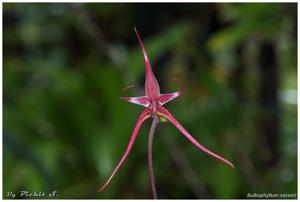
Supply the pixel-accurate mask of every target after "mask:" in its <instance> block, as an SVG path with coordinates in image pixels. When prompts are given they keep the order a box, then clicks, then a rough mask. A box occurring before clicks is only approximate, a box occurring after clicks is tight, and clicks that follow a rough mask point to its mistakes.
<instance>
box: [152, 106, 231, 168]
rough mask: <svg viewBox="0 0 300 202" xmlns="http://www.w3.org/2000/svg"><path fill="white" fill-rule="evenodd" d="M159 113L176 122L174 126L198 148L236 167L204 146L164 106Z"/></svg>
mask: <svg viewBox="0 0 300 202" xmlns="http://www.w3.org/2000/svg"><path fill="white" fill-rule="evenodd" d="M157 110H158V111H157V113H158V114H159V115H160V116H163V117H165V118H166V119H168V120H169V121H170V122H171V123H172V124H174V126H175V127H176V128H177V129H178V130H180V132H182V134H183V135H184V136H185V137H186V138H187V139H188V140H190V141H191V142H192V143H193V144H194V145H195V146H196V147H197V148H198V149H200V150H202V151H203V152H205V153H206V154H208V155H210V156H212V157H214V158H216V159H219V160H221V161H223V162H224V163H226V164H227V165H229V166H230V167H232V168H234V165H233V164H232V163H231V162H230V161H228V160H226V159H225V158H223V157H221V156H219V155H217V154H215V153H213V152H212V151H209V150H208V149H206V148H205V147H204V146H202V145H201V144H200V143H199V142H198V141H197V140H196V139H195V138H194V137H193V136H192V135H190V134H189V133H188V132H187V131H186V130H185V129H184V128H183V126H182V125H181V124H180V123H179V122H178V121H177V120H176V119H175V118H174V116H173V115H172V114H171V113H170V112H169V111H168V110H167V109H166V108H164V107H158V109H157Z"/></svg>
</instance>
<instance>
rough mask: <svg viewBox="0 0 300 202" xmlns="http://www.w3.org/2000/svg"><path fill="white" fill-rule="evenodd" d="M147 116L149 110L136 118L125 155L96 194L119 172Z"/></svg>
mask: <svg viewBox="0 0 300 202" xmlns="http://www.w3.org/2000/svg"><path fill="white" fill-rule="evenodd" d="M149 114H150V111H149V109H145V110H144V111H143V112H142V114H141V115H140V116H139V118H138V120H137V122H136V125H135V128H134V130H133V133H132V135H131V137H130V140H129V143H128V145H127V148H126V150H125V153H124V154H123V156H122V158H121V160H120V162H119V163H118V165H117V166H116V168H115V170H114V171H113V173H112V174H111V176H110V177H109V178H108V180H107V181H106V182H105V183H104V185H103V186H102V187H101V188H100V189H99V188H98V187H97V189H98V192H101V191H103V189H105V187H106V186H107V185H108V184H109V182H110V181H111V179H112V178H113V177H114V175H115V174H116V172H117V171H118V170H119V168H120V167H121V165H122V164H123V163H124V161H125V160H126V158H127V156H128V154H129V153H130V151H131V149H132V146H133V144H134V142H135V139H136V137H137V135H138V132H139V129H140V127H141V125H142V123H143V122H144V121H145V120H146V119H147V118H149V117H150V115H149Z"/></svg>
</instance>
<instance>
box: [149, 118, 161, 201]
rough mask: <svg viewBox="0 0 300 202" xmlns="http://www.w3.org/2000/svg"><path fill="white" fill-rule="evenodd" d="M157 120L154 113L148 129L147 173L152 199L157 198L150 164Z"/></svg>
mask: <svg viewBox="0 0 300 202" xmlns="http://www.w3.org/2000/svg"><path fill="white" fill-rule="evenodd" d="M158 122H159V118H158V116H157V115H154V116H153V121H152V125H151V129H150V132H149V136H148V174H149V179H150V186H151V191H152V196H153V199H157V193H156V187H155V179H154V174H153V165H152V144H153V137H154V132H155V129H156V126H157V124H158Z"/></svg>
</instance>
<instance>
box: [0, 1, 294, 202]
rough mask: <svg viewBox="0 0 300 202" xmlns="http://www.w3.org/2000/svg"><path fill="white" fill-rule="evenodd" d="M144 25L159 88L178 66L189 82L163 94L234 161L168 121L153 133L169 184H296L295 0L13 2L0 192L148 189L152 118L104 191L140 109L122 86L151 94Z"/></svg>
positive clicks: (171, 189) (221, 187) (169, 86)
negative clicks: (235, 0) (238, 0)
mask: <svg viewBox="0 0 300 202" xmlns="http://www.w3.org/2000/svg"><path fill="white" fill-rule="evenodd" d="M134 26H136V27H137V29H138V31H139V33H140V35H141V37H142V38H143V40H144V42H145V46H146V49H147V52H148V55H149V58H150V61H151V64H152V67H153V70H154V73H155V75H156V76H157V79H158V81H159V83H160V86H161V91H162V93H166V92H173V91H175V90H177V89H178V84H177V83H176V82H174V81H173V80H172V77H176V78H178V79H180V80H181V81H182V82H183V83H184V84H185V89H186V91H185V94H184V95H183V96H181V97H179V98H177V99H176V100H174V101H173V102H170V103H169V104H167V106H166V107H167V108H168V109H169V110H170V111H171V112H172V113H173V114H174V116H175V117H176V118H177V119H178V121H179V122H181V123H182V124H183V126H184V127H185V128H186V129H187V130H188V131H189V132H190V133H191V134H192V135H193V136H194V137H195V138H196V139H197V140H199V142H201V143H202V144H203V145H204V146H206V147H207V148H208V149H211V150H212V151H214V152H216V153H218V154H220V155H221V156H223V157H225V158H227V159H228V160H230V161H232V162H233V163H234V164H235V166H236V169H231V168H230V167H229V166H227V165H225V164H224V163H222V162H220V161H217V160H215V159H214V158H212V157H210V156H208V155H206V154H204V153H203V152H201V151H199V150H198V149H197V148H196V147H195V146H194V145H192V144H191V143H190V142H189V141H188V140H187V139H186V138H185V137H184V136H183V135H182V134H181V133H180V132H179V131H178V130H177V129H176V128H175V127H174V126H173V125H172V124H171V123H161V124H159V126H158V129H157V131H156V135H155V138H154V146H153V147H154V148H153V149H154V154H153V160H154V172H155V177H156V181H157V190H158V197H159V198H165V199H182V198H188V199H193V198H208V199H210V198H212V199H214V198H216V199H229V198H233V199H236V198H247V194H248V193H291V194H294V193H296V192H297V48H296V47H297V46H296V45H297V44H296V42H297V4H296V3H286V4H278V3H260V4H250V3H242V4H228V3H222V4H221V3H216V4H204V3H195V4H184V3H177V4H155V3H152V4H148V3H140V4H136V3H127V4H125V3H123V4H121V3H119V4H112V3H97V4H96V3H91V4H79V3H77V4H62V3H52V4H48V3H40V4H37V3H35V4H33V3H4V4H3V48H4V61H3V128H4V129H3V144H4V148H3V198H10V197H8V196H7V192H15V193H18V192H19V191H21V190H27V191H37V192H39V191H45V192H50V191H55V190H56V191H58V193H59V196H58V198H65V199H82V198H91V199H94V198H99V199H101V198H103V199H129V198H130V199H147V198H151V193H150V189H149V181H148V173H147V134H148V131H149V129H150V124H151V121H146V123H145V124H144V125H143V126H142V128H141V130H140V133H139V136H138V138H137V140H136V143H135V145H134V147H133V150H132V152H131V153H130V155H129V157H128V158H127V160H126V162H125V163H124V165H123V166H122V167H121V169H120V170H119V172H118V173H117V174H116V175H115V177H114V178H113V180H112V181H111V183H110V184H109V186H108V187H107V188H106V189H105V190H104V191H103V192H102V193H97V192H96V186H98V185H101V184H102V183H104V182H105V181H106V179H107V178H108V177H109V176H110V174H111V172H112V171H113V169H114V167H115V166H116V164H117V162H118V161H119V160H120V158H121V156H122V154H123V152H124V150H125V148H126V146H127V143H128V140H129V137H130V135H131V133H132V130H133V127H134V124H135V122H136V120H137V117H138V115H139V113H140V112H141V111H142V108H141V107H139V106H136V105H132V104H130V103H126V102H124V101H122V100H121V99H120V96H124V95H129V96H141V95H144V78H145V75H144V74H145V72H144V63H143V57H142V54H141V51H140V47H139V45H138V41H137V39H136V36H135V34H134V31H133V27H134ZM131 84H134V85H135V87H134V88H132V89H130V90H127V91H125V92H124V91H122V90H123V89H124V87H126V86H128V85H131ZM16 197H17V198H22V197H20V196H16ZM32 198H39V197H32Z"/></svg>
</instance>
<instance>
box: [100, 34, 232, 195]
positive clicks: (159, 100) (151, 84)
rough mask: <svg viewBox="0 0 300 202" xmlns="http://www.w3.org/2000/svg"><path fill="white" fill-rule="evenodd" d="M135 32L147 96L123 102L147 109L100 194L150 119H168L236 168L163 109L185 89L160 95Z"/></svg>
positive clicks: (139, 39) (208, 151)
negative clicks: (144, 71)
mask: <svg viewBox="0 0 300 202" xmlns="http://www.w3.org/2000/svg"><path fill="white" fill-rule="evenodd" d="M134 31H135V33H136V36H137V38H138V41H139V43H140V46H141V48H142V53H143V56H144V62H145V67H146V81H145V93H146V95H145V96H140V97H121V98H122V99H123V100H125V101H127V102H131V103H133V104H137V105H142V106H144V107H145V109H144V111H143V112H142V113H141V114H140V116H139V118H138V120H137V122H136V125H135V128H134V130H133V133H132V135H131V137H130V140H129V144H128V146H127V148H126V150H125V153H124V154H123V156H122V158H121V160H120V162H119V163H118V165H117V166H116V168H115V170H114V171H113V173H112V174H111V176H110V177H109V178H108V180H107V181H106V182H105V184H104V185H103V186H102V187H101V188H100V189H99V190H98V192H101V191H102V190H103V189H104V188H105V187H106V186H107V185H108V184H109V182H110V181H111V179H112V178H113V176H114V175H115V174H116V172H117V171H118V170H119V168H120V167H121V165H122V164H123V163H124V161H125V159H126V158H127V156H128V154H129V153H130V151H131V148H132V146H133V144H134V142H135V139H136V137H137V135H138V131H139V129H140V127H141V125H142V123H143V122H144V121H145V120H146V119H148V118H150V117H164V118H166V119H167V120H168V121H170V122H171V123H172V124H174V126H175V127H176V128H177V129H178V130H180V132H182V134H183V135H184V136H185V137H186V138H187V139H188V140H190V141H191V142H192V143H193V144H194V145H195V146H196V147H197V148H198V149H200V150H201V151H203V152H205V153H207V154H208V155H211V156H213V157H214V158H216V159H219V160H221V161H223V162H224V163H226V164H227V165H229V166H231V167H232V168H234V165H233V164H232V163H231V162H230V161H228V160H226V159H225V158H223V157H221V156H219V155H217V154H215V153H213V152H212V151H210V150H208V149H206V148H205V147H204V146H202V145H201V144H200V143H199V142H198V141H197V140H196V139H195V138H194V137H193V136H192V135H190V133H189V132H187V131H186V130H185V129H184V127H183V126H182V125H181V124H180V123H179V122H178V121H177V120H176V119H175V118H174V116H173V115H172V114H171V113H170V112H169V111H168V110H167V109H166V108H164V107H163V105H164V104H166V103H167V102H169V101H171V100H173V99H175V98H176V97H178V96H180V95H181V94H182V93H183V91H184V90H183V89H181V90H180V91H177V92H174V93H165V94H160V89H159V85H158V82H157V80H156V78H155V76H154V74H153V71H152V69H151V66H150V62H149V59H148V56H147V53H146V50H145V47H144V44H143V42H142V40H141V38H140V36H139V34H138V32H137V30H136V28H134Z"/></svg>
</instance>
